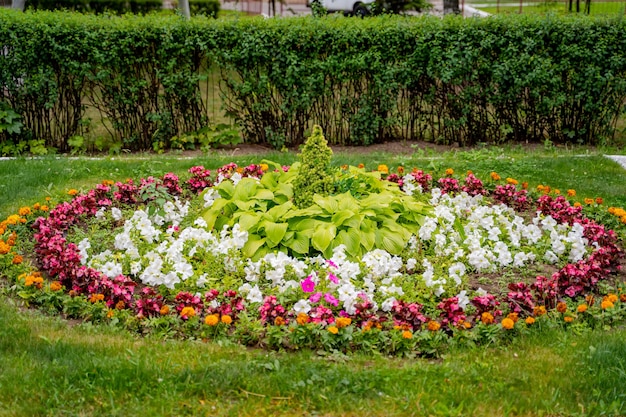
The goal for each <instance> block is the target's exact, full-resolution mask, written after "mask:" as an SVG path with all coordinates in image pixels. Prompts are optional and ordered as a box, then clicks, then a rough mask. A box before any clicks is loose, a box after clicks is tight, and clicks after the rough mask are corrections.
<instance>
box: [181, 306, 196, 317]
mask: <svg viewBox="0 0 626 417" xmlns="http://www.w3.org/2000/svg"><path fill="white" fill-rule="evenodd" d="M195 315H196V309H194V308H193V307H183V309H182V310H180V316H181V317H182V318H191V317H193V316H195Z"/></svg>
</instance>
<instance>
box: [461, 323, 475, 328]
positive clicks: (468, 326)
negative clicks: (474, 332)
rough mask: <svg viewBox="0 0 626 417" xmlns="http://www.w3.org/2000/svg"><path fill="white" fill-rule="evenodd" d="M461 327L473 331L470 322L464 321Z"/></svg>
mask: <svg viewBox="0 0 626 417" xmlns="http://www.w3.org/2000/svg"><path fill="white" fill-rule="evenodd" d="M461 326H463V327H465V328H466V329H471V328H472V323H470V322H469V321H462V322H461Z"/></svg>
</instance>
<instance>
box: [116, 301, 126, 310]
mask: <svg viewBox="0 0 626 417" xmlns="http://www.w3.org/2000/svg"><path fill="white" fill-rule="evenodd" d="M124 307H126V303H125V302H123V301H122V300H120V301H118V302H117V304H115V309H116V310H123V309H124Z"/></svg>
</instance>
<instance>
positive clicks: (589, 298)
mask: <svg viewBox="0 0 626 417" xmlns="http://www.w3.org/2000/svg"><path fill="white" fill-rule="evenodd" d="M585 301H586V302H587V304H589V306H592V305H593V304H594V303H595V302H596V299H595V297H594V296H593V295H591V294H590V295H588V296H586V297H585Z"/></svg>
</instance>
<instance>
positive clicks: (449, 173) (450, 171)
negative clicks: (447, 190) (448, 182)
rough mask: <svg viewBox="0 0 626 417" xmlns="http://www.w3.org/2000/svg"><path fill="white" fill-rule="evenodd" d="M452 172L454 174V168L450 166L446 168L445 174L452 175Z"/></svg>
mask: <svg viewBox="0 0 626 417" xmlns="http://www.w3.org/2000/svg"><path fill="white" fill-rule="evenodd" d="M452 174H454V170H453V169H452V168H448V169H446V175H448V176H449V175H452Z"/></svg>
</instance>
